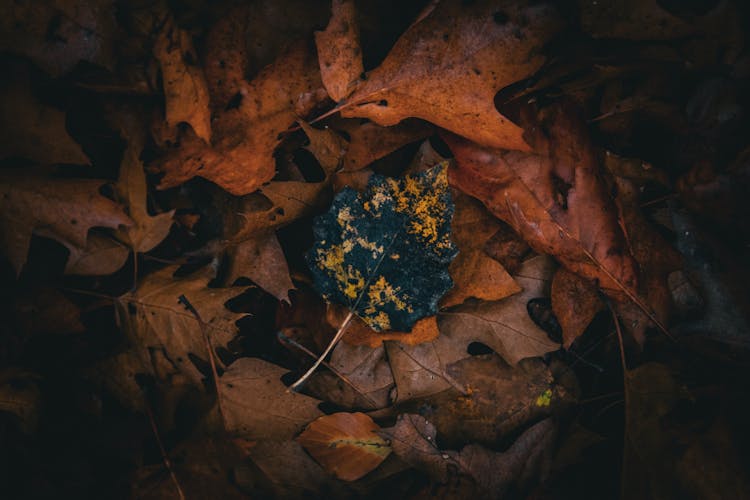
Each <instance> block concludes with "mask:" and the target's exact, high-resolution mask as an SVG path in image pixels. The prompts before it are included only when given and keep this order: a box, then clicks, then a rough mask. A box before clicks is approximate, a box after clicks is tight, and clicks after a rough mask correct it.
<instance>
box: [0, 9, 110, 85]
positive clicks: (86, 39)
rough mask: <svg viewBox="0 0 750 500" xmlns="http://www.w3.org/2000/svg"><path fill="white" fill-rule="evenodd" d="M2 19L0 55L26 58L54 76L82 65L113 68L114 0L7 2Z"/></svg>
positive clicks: (0, 21) (0, 23) (0, 22)
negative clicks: (87, 63) (83, 62)
mask: <svg viewBox="0 0 750 500" xmlns="http://www.w3.org/2000/svg"><path fill="white" fill-rule="evenodd" d="M3 7H4V8H3V12H4V15H3V16H2V20H0V50H3V51H7V52H11V53H15V54H22V55H25V56H28V57H29V58H30V59H31V60H32V61H33V62H34V63H35V64H36V65H37V66H39V67H40V68H42V69H43V70H44V71H46V72H48V73H49V74H50V75H52V76H53V77H59V76H62V75H64V74H66V73H68V72H69V71H70V70H72V69H73V68H74V67H75V66H76V65H77V64H78V63H79V62H80V61H88V62H91V63H94V64H98V65H100V66H103V67H105V68H108V69H112V68H113V67H114V66H115V57H114V56H115V53H114V52H115V51H114V48H115V40H117V36H116V33H117V31H116V28H117V24H116V21H115V13H116V8H115V2H113V1H112V0H95V1H88V0H86V1H78V0H76V1H72V2H70V1H65V2H63V1H60V0H43V1H39V2H34V3H33V4H31V3H28V4H26V3H16V2H8V3H6V4H4V5H3Z"/></svg>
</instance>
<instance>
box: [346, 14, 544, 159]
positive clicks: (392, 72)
mask: <svg viewBox="0 0 750 500" xmlns="http://www.w3.org/2000/svg"><path fill="white" fill-rule="evenodd" d="M557 25H558V20H557V18H556V16H555V14H554V12H553V11H552V9H551V8H550V7H549V6H546V5H534V6H531V7H526V6H523V5H522V4H521V3H520V2H508V3H506V4H505V5H503V7H502V9H498V6H497V4H496V3H495V2H492V1H489V0H487V1H479V2H473V3H472V4H471V5H469V6H466V5H462V3H461V2H459V1H458V0H453V1H444V2H440V3H438V4H437V6H435V7H434V9H432V10H431V11H429V13H428V14H427V15H425V16H423V17H422V18H421V19H420V20H419V21H417V22H415V23H414V24H412V26H411V27H410V28H409V29H408V30H407V31H406V33H404V34H403V35H402V36H401V38H400V39H399V40H398V42H396V45H395V46H394V47H393V48H392V49H391V51H390V53H389V54H388V57H386V59H385V61H383V63H382V64H381V65H380V66H379V67H378V68H376V69H375V70H373V71H371V72H370V73H368V75H367V79H366V80H365V81H364V82H363V83H361V84H360V85H359V86H358V87H357V89H356V90H355V91H354V93H353V94H352V95H350V96H349V97H348V98H347V99H346V100H345V101H344V103H343V104H342V105H340V108H341V110H342V116H346V117H364V118H369V119H371V120H373V121H374V122H376V123H378V124H380V125H395V124H396V123H398V122H400V121H401V120H403V119H404V118H409V117H416V118H421V119H423V120H427V121H429V122H431V123H434V124H435V125H438V126H440V127H443V128H445V129H448V130H450V131H452V132H454V133H456V134H460V135H463V136H465V137H467V138H469V139H471V140H472V141H474V142H477V143H479V144H483V145H486V146H491V147H496V148H507V149H519V150H528V145H527V144H526V142H525V141H524V140H523V138H522V132H523V131H522V130H521V128H519V127H518V126H517V125H515V124H513V123H512V122H510V121H509V120H508V119H507V118H505V117H503V116H502V115H500V114H499V113H498V112H497V110H496V109H495V104H494V97H495V94H496V93H497V91H498V90H500V89H501V88H503V87H505V86H507V85H509V84H511V83H514V82H517V81H518V80H522V79H524V78H527V77H528V76H530V75H532V74H533V73H534V72H535V71H536V70H537V69H539V67H540V66H541V65H542V63H543V62H544V57H543V56H541V55H540V48H541V47H542V45H544V43H545V42H546V41H547V40H549V38H550V37H551V36H552V35H553V34H554V33H555V32H556V31H557Z"/></svg>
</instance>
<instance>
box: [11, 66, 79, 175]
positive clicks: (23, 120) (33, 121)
mask: <svg viewBox="0 0 750 500" xmlns="http://www.w3.org/2000/svg"><path fill="white" fill-rule="evenodd" d="M2 70H3V71H4V72H5V71H8V72H9V73H10V74H15V75H17V78H14V79H4V82H3V83H2V85H1V88H0V102H1V103H2V104H0V126H2V129H3V134H2V138H0V156H1V157H13V156H18V157H22V158H26V159H29V160H32V161H34V162H36V163H38V164H41V165H51V164H54V163H74V164H81V165H87V164H89V159H88V157H87V156H86V155H85V154H84V152H83V150H82V149H81V146H79V145H78V144H77V143H76V142H75V141H74V140H73V139H72V138H71V137H70V135H68V132H67V130H66V128H65V113H64V112H62V111H60V110H57V109H55V108H52V107H49V106H46V105H44V104H42V103H40V102H39V101H38V100H37V98H36V96H35V95H34V94H33V93H32V90H31V87H30V83H29V81H28V80H29V78H28V70H27V69H26V68H24V67H19V66H18V65H10V67H9V66H8V65H3V67H2Z"/></svg>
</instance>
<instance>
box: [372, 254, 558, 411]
mask: <svg viewBox="0 0 750 500" xmlns="http://www.w3.org/2000/svg"><path fill="white" fill-rule="evenodd" d="M552 271H553V263H552V262H551V259H549V258H548V257H545V256H539V257H534V258H532V259H530V260H528V261H526V262H525V263H524V265H523V267H522V268H521V270H520V271H519V273H518V274H517V275H516V276H515V277H514V278H515V280H516V282H517V283H518V285H519V286H521V287H522V288H523V292H521V293H518V294H515V295H513V296H511V297H508V298H506V299H503V300H500V301H496V302H475V303H466V304H464V305H462V306H459V307H457V308H456V309H455V310H452V311H450V312H447V313H441V315H440V316H441V317H440V321H439V327H440V336H439V337H438V338H437V339H436V340H434V341H433V342H429V343H424V344H419V345H416V346H404V345H400V344H396V343H393V342H388V343H387V344H386V349H387V351H388V359H389V360H390V363H391V369H392V370H393V375H394V378H395V380H396V386H397V388H398V401H399V402H402V401H407V400H410V399H414V398H418V397H424V396H429V395H432V394H436V393H438V392H441V391H444V390H446V389H450V388H451V387H454V388H456V387H457V384H456V382H455V380H453V378H452V377H451V376H450V375H449V374H448V372H447V367H448V365H450V364H451V363H454V362H456V361H459V360H461V359H464V358H466V357H468V356H469V354H468V353H467V352H466V349H467V347H468V346H469V344H471V343H472V342H481V343H482V344H485V345H486V346H488V347H490V348H491V349H493V350H494V351H495V352H497V353H498V354H500V356H501V357H502V358H503V359H505V361H507V362H509V363H511V364H516V363H518V362H519V361H520V360H521V359H523V358H527V357H533V356H541V355H543V354H545V353H547V352H549V351H554V350H557V349H558V348H559V346H558V345H557V344H555V343H554V342H552V341H550V340H549V338H548V337H547V334H546V333H545V332H544V331H543V330H541V329H540V328H539V327H538V326H537V325H536V324H535V323H534V322H533V321H532V320H531V318H530V317H529V315H528V312H527V309H526V304H527V302H528V301H529V300H530V299H532V298H536V297H540V296H546V295H547V293H548V290H549V284H550V280H551V276H552Z"/></svg>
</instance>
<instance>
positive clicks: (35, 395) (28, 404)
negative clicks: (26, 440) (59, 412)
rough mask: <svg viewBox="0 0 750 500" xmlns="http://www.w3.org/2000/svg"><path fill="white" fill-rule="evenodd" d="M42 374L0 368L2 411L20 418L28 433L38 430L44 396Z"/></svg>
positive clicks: (20, 422) (21, 425) (0, 404)
mask: <svg viewBox="0 0 750 500" xmlns="http://www.w3.org/2000/svg"><path fill="white" fill-rule="evenodd" d="M39 382H40V376H39V375H37V374H35V373H32V372H28V371H25V370H22V369H20V368H13V367H10V366H4V367H3V369H2V370H0V413H10V414H11V415H13V416H15V417H16V418H17V419H18V423H19V424H20V427H21V429H23V430H24V431H26V432H28V433H32V432H34V431H35V430H36V425H37V423H38V421H39V417H40V415H39V410H40V409H41V404H42V398H41V391H40V388H39Z"/></svg>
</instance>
